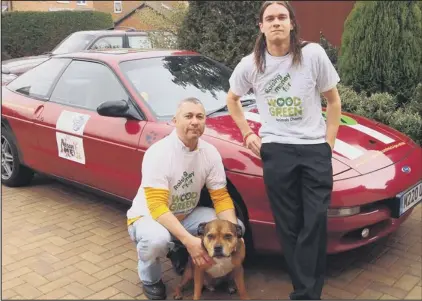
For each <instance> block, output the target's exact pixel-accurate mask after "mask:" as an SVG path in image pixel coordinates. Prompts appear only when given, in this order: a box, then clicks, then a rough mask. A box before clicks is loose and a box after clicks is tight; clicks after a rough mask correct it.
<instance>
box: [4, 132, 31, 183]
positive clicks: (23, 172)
mask: <svg viewBox="0 0 422 301" xmlns="http://www.w3.org/2000/svg"><path fill="white" fill-rule="evenodd" d="M33 176H34V172H33V171H32V170H31V169H30V168H28V167H26V166H24V165H22V164H21V162H20V160H19V156H18V148H17V146H16V144H15V142H14V138H13V136H12V134H11V133H10V131H8V130H7V129H6V128H5V127H2V131H1V182H2V184H4V185H5V186H8V187H19V186H26V185H28V184H29V183H30V182H31V180H32V178H33Z"/></svg>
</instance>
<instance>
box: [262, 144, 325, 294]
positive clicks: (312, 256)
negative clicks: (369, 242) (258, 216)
mask: <svg viewBox="0 0 422 301" xmlns="http://www.w3.org/2000/svg"><path fill="white" fill-rule="evenodd" d="M261 158H262V161H263V171H264V182H265V186H266V189H267V194H268V197H269V200H270V204H271V208H272V211H273V216H274V220H275V223H276V228H277V233H278V235H279V238H280V242H281V245H282V248H283V253H284V257H285V259H286V262H287V266H288V269H289V274H290V278H291V280H292V284H293V288H294V291H293V292H292V293H291V294H290V299H299V300H304V299H308V300H318V299H320V298H321V293H322V288H323V286H324V278H325V270H326V252H327V209H328V206H329V203H330V200H331V192H332V188H333V171H332V164H331V158H332V151H331V147H330V145H329V144H328V143H322V144H313V145H293V144H279V143H263V144H262V146H261Z"/></svg>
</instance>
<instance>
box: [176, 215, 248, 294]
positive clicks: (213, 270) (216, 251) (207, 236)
mask: <svg viewBox="0 0 422 301" xmlns="http://www.w3.org/2000/svg"><path fill="white" fill-rule="evenodd" d="M198 236H199V237H200V238H201V239H202V243H203V246H204V247H205V249H206V250H207V253H208V255H209V256H210V257H212V258H213V260H214V261H215V262H216V263H215V264H214V265H213V266H211V267H210V268H205V269H204V268H200V267H198V266H196V265H195V264H194V263H193V262H192V258H190V257H189V261H188V263H187V265H186V268H185V271H184V273H183V276H182V281H181V283H180V284H179V286H178V287H177V288H176V291H175V294H174V298H175V299H176V300H180V299H182V290H183V287H184V286H185V285H186V284H187V283H188V282H189V281H190V280H191V279H192V278H193V281H194V296H193V299H194V300H199V299H200V298H201V293H202V288H203V286H204V284H205V286H206V287H207V288H208V289H209V290H211V291H213V290H214V284H216V283H218V282H220V281H224V280H228V282H229V293H234V292H235V291H236V288H235V287H234V286H233V281H234V283H235V284H236V287H237V291H238V293H239V296H240V298H241V299H243V300H246V299H249V296H248V294H247V292H246V287H245V280H244V272H243V265H242V264H243V260H244V258H245V244H244V242H243V240H242V239H241V237H242V228H241V227H240V226H239V225H236V224H233V223H232V222H230V221H227V220H221V219H216V220H213V221H211V222H209V223H201V224H200V225H199V226H198Z"/></svg>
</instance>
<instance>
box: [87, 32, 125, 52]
mask: <svg viewBox="0 0 422 301" xmlns="http://www.w3.org/2000/svg"><path fill="white" fill-rule="evenodd" d="M106 38H122V46H121V47H120V49H121V48H126V47H125V43H126V38H125V35H103V36H102V35H100V36H98V37H97V38H95V39H93V42H92V43H91V44H90V45H89V46H88V48H87V49H88V50H90V49H93V50H97V49H94V48H93V47H94V45H95V44H96V43H97V42H98V41H100V40H101V39H106ZM105 49H113V48H105ZM99 50H100V51H101V49H99Z"/></svg>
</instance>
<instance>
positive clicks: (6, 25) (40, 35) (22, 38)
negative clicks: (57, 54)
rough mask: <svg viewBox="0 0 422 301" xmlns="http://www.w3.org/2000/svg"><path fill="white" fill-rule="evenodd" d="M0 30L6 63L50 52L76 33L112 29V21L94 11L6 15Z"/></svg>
mask: <svg viewBox="0 0 422 301" xmlns="http://www.w3.org/2000/svg"><path fill="white" fill-rule="evenodd" d="M1 27H2V29H1V31H2V43H1V53H2V59H8V58H16V57H22V56H29V55H39V54H42V53H45V52H49V51H51V50H53V48H54V47H56V45H57V44H59V43H60V42H61V41H62V40H63V39H64V38H65V37H66V36H68V35H69V34H71V33H73V32H75V31H80V30H98V29H107V28H110V27H113V19H112V17H111V14H108V13H102V12H94V11H58V12H8V13H3V14H2V20H1Z"/></svg>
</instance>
